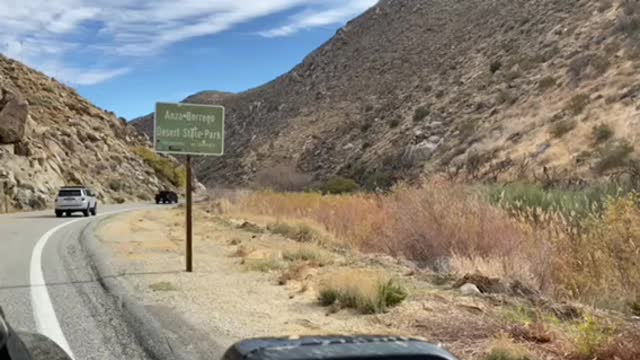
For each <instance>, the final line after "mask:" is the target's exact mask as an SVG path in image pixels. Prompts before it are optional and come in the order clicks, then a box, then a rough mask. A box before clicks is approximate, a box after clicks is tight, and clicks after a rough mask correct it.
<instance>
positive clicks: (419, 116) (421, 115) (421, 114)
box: [413, 105, 431, 122]
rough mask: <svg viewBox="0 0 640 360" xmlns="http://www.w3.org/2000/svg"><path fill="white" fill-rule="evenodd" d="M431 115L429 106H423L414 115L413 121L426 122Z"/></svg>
mask: <svg viewBox="0 0 640 360" xmlns="http://www.w3.org/2000/svg"><path fill="white" fill-rule="evenodd" d="M430 113H431V109H430V107H429V106H427V105H422V106H420V107H418V108H417V109H416V110H415V112H414V113H413V121H414V122H420V121H422V120H424V119H425V118H426V117H427V116H429V114H430Z"/></svg>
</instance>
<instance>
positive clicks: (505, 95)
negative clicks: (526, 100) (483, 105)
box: [496, 90, 518, 105]
mask: <svg viewBox="0 0 640 360" xmlns="http://www.w3.org/2000/svg"><path fill="white" fill-rule="evenodd" d="M516 101H518V98H517V97H516V96H514V95H513V94H512V93H510V92H509V91H507V90H500V91H499V92H498V94H497V95H496V104H498V105H502V104H508V105H513V104H515V103H516Z"/></svg>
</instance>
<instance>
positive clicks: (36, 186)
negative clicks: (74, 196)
mask: <svg viewBox="0 0 640 360" xmlns="http://www.w3.org/2000/svg"><path fill="white" fill-rule="evenodd" d="M149 145H150V143H149V141H148V138H147V137H146V136H145V135H141V134H139V133H138V132H137V131H136V130H135V129H134V128H133V127H132V126H130V125H127V124H126V122H125V121H123V120H121V119H118V118H117V117H116V116H115V115H114V114H113V113H110V112H106V111H103V110H100V109H98V108H96V107H95V106H93V105H92V104H91V103H89V102H88V101H86V100H85V99H83V98H81V97H80V96H79V95H78V94H77V93H76V92H75V91H74V90H73V89H71V88H69V87H67V86H65V85H63V84H61V83H59V82H57V81H55V79H52V78H50V77H48V76H46V75H44V74H41V73H39V72H37V71H34V70H32V69H30V68H28V67H26V66H24V65H23V64H21V63H19V62H17V61H13V60H11V59H8V58H6V57H4V56H2V55H0V211H3V210H4V208H5V206H6V207H8V208H10V209H41V208H45V207H47V206H51V205H52V200H53V198H54V197H55V194H56V190H57V189H58V187H60V186H62V185H75V184H85V185H90V186H92V187H93V188H94V190H96V192H97V193H98V194H99V197H100V199H101V200H102V201H104V202H122V201H126V200H142V199H150V197H151V195H152V193H154V192H155V191H157V190H158V189H160V188H164V187H168V188H174V185H173V184H171V182H170V180H171V179H166V178H164V177H163V176H161V175H156V170H155V169H154V168H151V167H150V166H149V165H147V162H145V160H144V159H143V158H141V157H140V156H139V155H140V153H141V151H140V150H141V149H142V148H145V147H148V146H149Z"/></svg>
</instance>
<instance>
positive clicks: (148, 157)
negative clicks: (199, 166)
mask: <svg viewBox="0 0 640 360" xmlns="http://www.w3.org/2000/svg"><path fill="white" fill-rule="evenodd" d="M133 152H134V153H135V154H136V155H138V156H139V157H140V158H142V160H143V161H144V162H145V163H146V164H147V165H148V166H150V167H151V168H152V169H153V171H154V172H155V173H156V175H157V176H158V177H159V178H161V179H163V180H166V181H169V182H170V183H171V184H173V185H174V186H178V187H182V186H184V185H185V184H186V183H187V173H186V171H185V168H184V167H183V166H180V165H178V164H176V163H175V162H173V161H171V160H170V159H168V158H166V157H164V156H162V155H159V154H156V153H155V152H153V150H151V149H148V148H145V147H136V148H134V149H133Z"/></svg>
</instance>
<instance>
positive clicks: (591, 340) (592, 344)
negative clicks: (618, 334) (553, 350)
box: [574, 316, 612, 359]
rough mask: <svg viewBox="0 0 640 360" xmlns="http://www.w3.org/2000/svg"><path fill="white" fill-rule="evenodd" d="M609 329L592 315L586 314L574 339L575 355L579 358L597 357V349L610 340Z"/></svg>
mask: <svg viewBox="0 0 640 360" xmlns="http://www.w3.org/2000/svg"><path fill="white" fill-rule="evenodd" d="M611 332H612V331H611V329H609V328H607V327H605V326H602V325H601V324H599V323H598V322H597V321H596V320H595V319H594V318H593V317H591V316H587V317H586V318H585V319H584V321H583V323H582V324H580V325H579V326H578V335H577V337H576V339H575V344H574V345H575V347H576V355H577V356H578V357H579V358H581V359H597V358H598V357H597V351H598V349H600V348H602V347H604V346H605V345H606V344H608V343H609V342H610V341H611Z"/></svg>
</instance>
